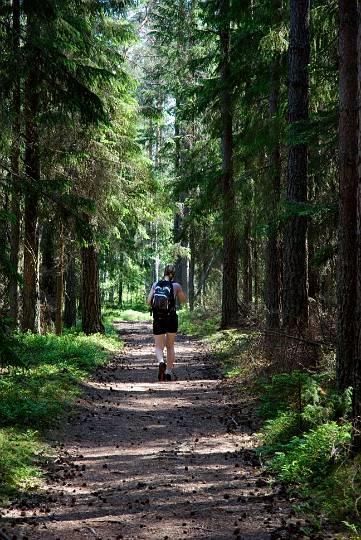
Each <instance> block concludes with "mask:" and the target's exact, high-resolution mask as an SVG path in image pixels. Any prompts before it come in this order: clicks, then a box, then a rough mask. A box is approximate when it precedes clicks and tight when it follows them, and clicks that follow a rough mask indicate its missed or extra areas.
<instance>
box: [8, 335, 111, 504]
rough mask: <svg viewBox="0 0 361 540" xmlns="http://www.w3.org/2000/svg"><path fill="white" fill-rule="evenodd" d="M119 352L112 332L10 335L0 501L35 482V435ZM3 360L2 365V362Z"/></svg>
mask: <svg viewBox="0 0 361 540" xmlns="http://www.w3.org/2000/svg"><path fill="white" fill-rule="evenodd" d="M120 348H121V343H120V342H119V341H118V340H117V338H116V334H115V332H113V331H112V332H111V333H110V335H100V334H95V335H92V336H85V335H84V334H81V333H79V332H78V331H76V330H71V331H67V332H65V333H64V335H63V336H60V337H58V336H55V335H54V334H47V335H41V336H39V335H34V334H30V333H26V334H15V335H13V336H12V341H11V355H9V357H8V361H7V362H5V361H6V360H7V358H6V357H3V365H4V366H6V367H3V369H2V372H1V377H0V497H1V498H2V499H3V501H4V498H6V496H9V495H10V494H12V493H14V491H16V490H23V489H30V488H31V487H33V486H34V485H35V484H36V483H37V482H38V479H39V475H40V470H39V467H37V465H36V461H37V460H38V459H39V454H40V450H41V448H42V446H43V445H42V444H41V442H40V441H41V433H42V432H43V431H44V430H45V429H46V428H49V427H53V426H54V425H56V424H57V423H58V422H59V421H60V420H61V418H62V417H63V416H64V414H65V413H69V412H70V411H71V407H72V404H73V403H74V399H75V397H76V396H78V395H79V394H80V392H81V390H80V386H79V383H80V382H81V381H82V380H84V379H86V378H87V377H88V376H89V375H90V374H91V373H92V372H93V371H94V370H95V369H96V367H97V366H99V365H101V364H104V363H105V362H106V360H107V358H108V356H109V354H110V353H112V352H115V351H117V350H119V349H120ZM4 360H5V361H4Z"/></svg>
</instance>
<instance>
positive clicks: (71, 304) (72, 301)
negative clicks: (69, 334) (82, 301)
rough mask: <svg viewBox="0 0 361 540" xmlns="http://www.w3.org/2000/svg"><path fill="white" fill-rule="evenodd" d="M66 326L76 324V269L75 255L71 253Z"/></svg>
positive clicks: (67, 275)
mask: <svg viewBox="0 0 361 540" xmlns="http://www.w3.org/2000/svg"><path fill="white" fill-rule="evenodd" d="M64 326H65V327H66V328H72V327H73V326H76V270H75V258H74V256H73V255H70V258H69V261H68V266H67V269H66V273H65V306H64Z"/></svg>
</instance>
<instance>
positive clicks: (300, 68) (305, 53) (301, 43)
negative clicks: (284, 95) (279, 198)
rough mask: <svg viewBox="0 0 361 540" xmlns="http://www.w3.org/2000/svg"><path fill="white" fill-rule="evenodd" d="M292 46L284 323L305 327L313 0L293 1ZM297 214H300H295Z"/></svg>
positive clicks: (289, 68) (289, 91)
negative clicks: (303, 212) (306, 133)
mask: <svg viewBox="0 0 361 540" xmlns="http://www.w3.org/2000/svg"><path fill="white" fill-rule="evenodd" d="M290 7H291V30H290V43H289V48H288V78H289V88H288V121H289V127H290V130H289V136H290V138H291V140H290V146H289V150H288V168H287V194H286V200H287V203H288V204H289V207H290V210H291V211H292V212H293V215H292V216H291V217H290V218H289V220H288V223H287V224H286V227H285V234H284V282H283V286H284V291H283V292H284V295H283V325H284V327H285V328H287V329H289V330H291V331H292V330H295V329H297V328H298V329H299V330H302V329H304V328H306V327H307V325H308V283H307V281H308V279H307V272H308V268H307V266H308V256H307V218H306V217H304V216H302V215H299V209H301V208H302V205H303V204H305V203H306V202H307V177H308V151H307V145H306V143H304V142H297V141H296V140H295V139H297V138H300V137H301V138H302V136H303V130H304V129H305V127H306V123H307V120H308V90H309V83H308V64H309V61H310V37H309V12H310V0H291V5H290ZM294 214H296V215H294Z"/></svg>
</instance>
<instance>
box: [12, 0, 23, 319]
mask: <svg viewBox="0 0 361 540" xmlns="http://www.w3.org/2000/svg"><path fill="white" fill-rule="evenodd" d="M12 18H13V28H12V42H13V57H14V59H15V65H18V61H19V49H20V0H13V3H12ZM12 113H13V122H12V148H11V176H12V187H13V193H12V195H11V213H12V214H13V216H14V220H13V221H12V223H11V229H10V264H11V267H12V269H13V272H14V274H13V275H12V276H10V281H9V306H10V311H9V315H10V317H11V319H12V325H13V327H14V328H16V327H17V326H18V319H19V285H18V276H17V273H18V271H19V250H20V193H19V191H18V189H17V185H18V184H19V173H20V136H21V134H20V131H21V125H20V114H21V93H20V77H19V76H18V75H17V76H16V78H15V82H14V89H13V97H12Z"/></svg>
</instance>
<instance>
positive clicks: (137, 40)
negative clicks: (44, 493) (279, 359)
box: [0, 0, 361, 452]
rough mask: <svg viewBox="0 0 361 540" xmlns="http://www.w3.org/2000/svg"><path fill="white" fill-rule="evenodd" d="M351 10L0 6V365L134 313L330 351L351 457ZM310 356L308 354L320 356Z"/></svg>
mask: <svg viewBox="0 0 361 540" xmlns="http://www.w3.org/2000/svg"><path fill="white" fill-rule="evenodd" d="M357 8H358V2H357V1H350V0H340V1H339V2H336V0H329V1H327V2H324V1H321V0H314V1H313V2H312V3H311V2H310V0H289V1H285V0H144V1H142V2H131V1H129V2H126V1H118V0H92V1H90V2H89V1H74V0H11V1H10V0H8V1H4V0H3V1H1V4H0V23H1V24H0V44H1V60H0V78H1V90H0V92H1V105H0V115H1V121H2V130H1V133H0V167H1V171H0V272H1V281H0V310H1V323H0V340H1V346H0V360H1V361H2V362H3V363H4V365H7V364H11V362H12V359H11V339H12V335H13V332H14V331H21V332H31V333H39V334H45V333H47V332H55V333H56V334H57V335H61V334H62V332H63V326H65V327H68V328H70V327H73V326H76V324H77V320H78V319H81V325H82V330H83V331H84V332H85V334H93V333H98V332H100V333H102V332H104V323H103V320H102V307H105V306H113V307H122V306H130V305H132V306H139V305H140V304H143V303H144V298H145V296H146V294H147V291H148V290H149V287H150V285H151V284H152V283H153V282H154V281H157V280H158V279H159V278H160V277H161V276H162V271H163V267H164V265H165V264H166V263H169V262H174V263H175V265H176V269H177V280H178V281H179V282H180V283H181V284H182V286H183V289H184V291H185V292H186V294H187V296H188V303H187V306H186V308H185V309H189V310H190V311H193V310H197V309H203V310H204V312H205V314H206V315H205V316H208V315H210V314H212V315H214V314H216V316H217V317H219V325H220V327H221V328H230V327H242V328H250V327H257V328H258V329H260V330H261V331H262V332H263V333H264V335H265V341H266V343H267V346H268V347H269V351H270V355H271V357H272V358H273V356H272V355H273V354H274V349H275V347H277V343H278V342H279V340H281V339H285V338H286V337H287V339H289V340H290V343H291V345H292V343H293V341H292V339H293V340H300V341H301V342H303V343H305V344H306V345H307V344H311V345H312V344H316V348H315V346H311V349H310V350H312V351H313V352H312V354H309V352H308V353H307V359H305V358H302V359H300V358H299V357H298V356H297V355H296V356H293V355H292V353H290V355H289V356H290V357H289V358H288V361H287V363H286V366H287V367H286V369H287V370H292V369H294V368H298V367H299V366H300V365H303V366H304V365H306V367H307V368H310V369H316V370H317V369H318V366H319V363H320V358H321V356H322V352H320V347H319V348H317V347H318V346H321V345H326V346H327V347H331V349H332V348H334V350H335V362H334V364H333V368H332V369H333V373H334V376H335V379H336V381H337V387H338V390H339V391H344V390H345V389H347V388H350V387H352V388H353V412H352V415H351V416H352V419H353V423H354V438H353V446H354V450H355V451H356V452H357V451H359V450H360V447H361V437H360V415H361V364H360V362H361V360H360V358H361V351H360V348H361V341H360V313H361V294H360V293H361V243H360V234H359V228H360V219H361V204H360V201H361V192H360V185H361V184H360V170H359V169H358V163H359V158H360V156H359V153H360V150H359V148H360V135H359V118H358V111H359V110H360V102H361V96H360V87H361V84H360V81H361V50H360V43H361V39H359V40H357V35H359V36H360V35H361V23H360V16H359V15H358V13H357ZM312 347H313V348H312Z"/></svg>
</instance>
